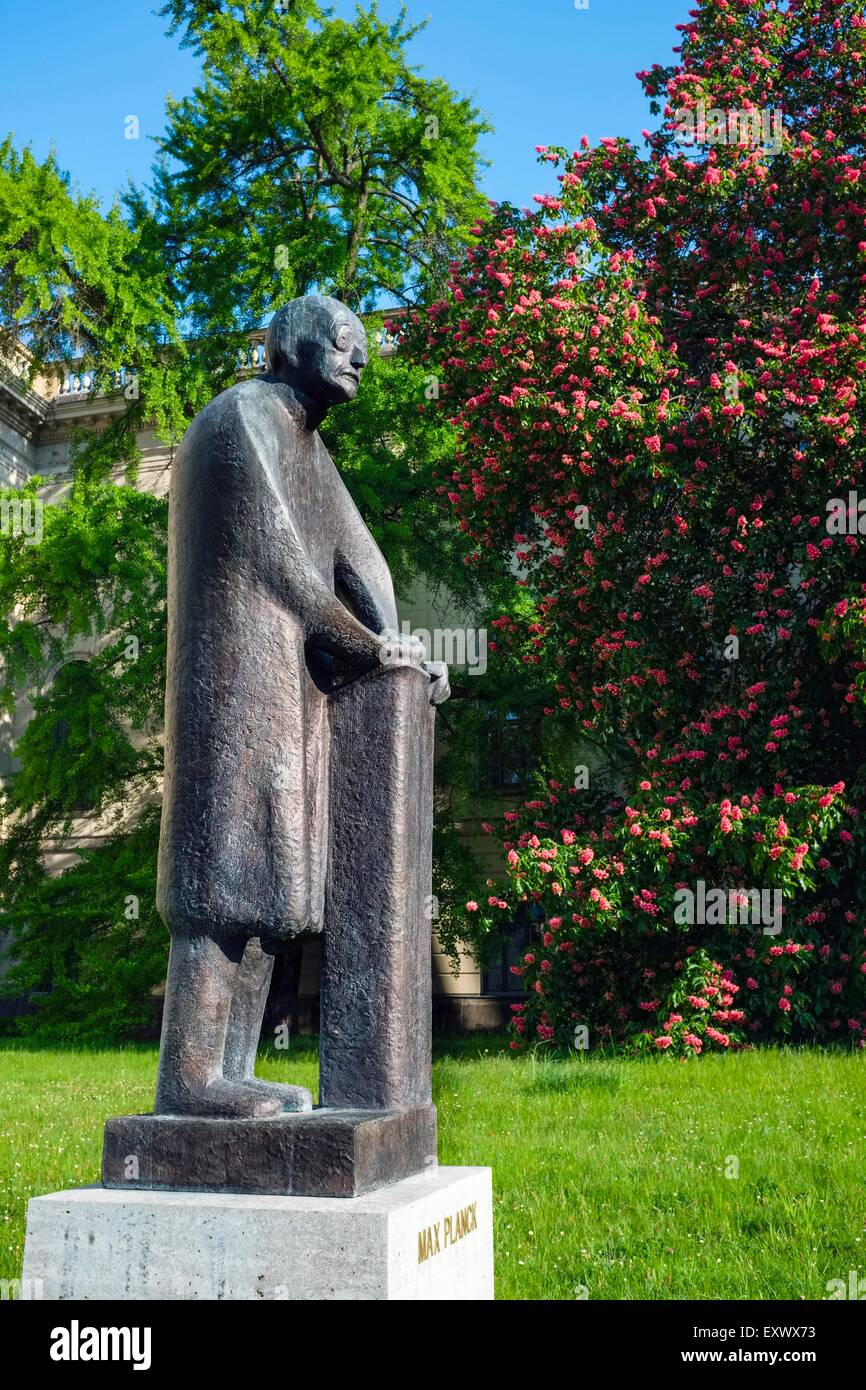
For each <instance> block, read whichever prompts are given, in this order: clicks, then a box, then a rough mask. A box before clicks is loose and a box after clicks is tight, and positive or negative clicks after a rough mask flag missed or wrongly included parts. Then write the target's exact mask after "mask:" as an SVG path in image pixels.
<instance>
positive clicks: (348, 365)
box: [266, 294, 369, 410]
mask: <svg viewBox="0 0 866 1390" xmlns="http://www.w3.org/2000/svg"><path fill="white" fill-rule="evenodd" d="M266 346H267V353H268V359H269V361H270V366H271V372H272V373H273V375H274V376H275V377H277V378H278V379H279V380H280V381H285V382H286V383H287V384H288V385H289V386H294V387H297V388H298V389H299V390H300V391H302V392H303V393H304V395H305V396H307V397H309V399H310V400H312V401H315V402H316V404H317V405H319V406H321V407H322V408H323V410H327V409H328V407H329V406H332V405H339V404H340V403H341V402H342V401H351V400H354V398H355V396H356V395H357V394H358V385H359V382H360V380H361V372H362V370H363V368H364V367H366V365H367V362H368V361H369V353H368V350H367V334H366V331H365V329H364V325H363V324H362V323H361V320H360V319H359V318H358V317H357V315H356V314H353V313H352V311H351V309H347V308H346V305H345V304H341V303H340V301H339V300H338V299H331V298H330V297H329V296H327V295H323V294H308V295H305V296H304V297H303V298H302V299H293V300H292V301H291V302H290V303H289V304H286V305H284V306H283V308H282V309H279V310H278V311H277V313H276V314H275V315H274V317H273V319H272V320H271V323H270V326H269V328H268V332H267V338H266Z"/></svg>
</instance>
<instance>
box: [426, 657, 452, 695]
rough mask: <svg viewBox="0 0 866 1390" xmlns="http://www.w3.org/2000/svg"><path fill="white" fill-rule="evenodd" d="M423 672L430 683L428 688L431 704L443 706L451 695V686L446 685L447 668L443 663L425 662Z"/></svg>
mask: <svg viewBox="0 0 866 1390" xmlns="http://www.w3.org/2000/svg"><path fill="white" fill-rule="evenodd" d="M424 670H425V671H426V672H427V674H428V676H429V677H430V680H431V682H432V684H431V686H430V701H431V703H432V704H434V705H442V704H444V703H445V701H446V700H447V699H448V696H449V695H450V694H451V686H450V685H449V684H448V667H447V666H446V665H445V662H444V661H425V662H424Z"/></svg>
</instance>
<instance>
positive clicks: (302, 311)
mask: <svg viewBox="0 0 866 1390" xmlns="http://www.w3.org/2000/svg"><path fill="white" fill-rule="evenodd" d="M267 348H268V356H269V363H270V372H269V374H268V375H263V376H261V377H257V378H255V379H253V380H248V381H244V382H242V383H240V384H239V385H236V386H233V387H231V389H229V390H228V391H225V392H223V393H222V395H220V396H218V397H217V398H216V399H215V400H214V401H212V402H211V403H210V404H209V405H208V406H207V407H206V408H205V409H204V410H203V411H202V412H201V414H200V415H198V416H197V418H196V419H195V420H194V421H193V423H192V425H191V426H190V428H189V430H188V431H187V434H186V436H185V438H184V440H183V442H182V444H181V446H180V449H179V451H178V455H177V458H176V460H175V463H174V465H173V469H172V480H171V494H170V524H169V596H168V606H169V638H168V684H167V693H166V721H165V738H166V760H165V761H166V773H165V789H164V800H163V821H162V833H161V840H160V855H159V880H158V905H159V910H160V913H161V915H162V917H163V919H164V921H165V923H166V925H167V926H168V928H169V931H170V933H171V958H170V965H169V972H168V983H167V992H166V1000H165V1014H164V1020H163V1032H162V1043H161V1048H160V1063H159V1078H158V1083H157V1097H156V1112H157V1114H158V1115H190V1116H204V1117H217V1116H218V1117H232V1118H239V1119H244V1118H248V1119H256V1118H258V1119H261V1118H266V1117H270V1116H274V1115H278V1114H281V1113H283V1112H292V1111H304V1110H309V1109H310V1108H311V1103H312V1102H311V1097H310V1093H309V1092H308V1091H307V1090H305V1089H304V1088H303V1087H300V1086H288V1085H278V1084H276V1083H273V1082H265V1081H260V1080H257V1079H256V1077H255V1075H254V1062H255V1056H256V1048H257V1045H258V1040H259V1032H260V1029H261V1022H262V1014H263V1010H264V1006H265V1001H266V996H267V990H268V984H269V980H270V976H271V972H272V969H273V955H272V950H273V946H274V944H275V943H277V942H280V941H285V940H287V939H289V938H295V937H301V936H313V935H316V934H319V933H322V932H323V931H324V930H325V924H326V918H327V911H328V909H327V905H326V897H327V885H328V875H329V862H330V859H329V856H330V848H331V844H332V838H333V834H334V826H335V824H336V823H337V820H338V818H339V815H340V805H341V804H343V803H345V806H346V808H347V809H346V811H345V813H344V815H345V817H346V818H347V819H346V824H347V826H348V829H347V831H346V834H347V835H349V836H351V833H352V825H354V824H355V821H357V819H358V817H359V816H360V818H361V820H363V819H364V818H365V816H366V815H367V814H368V812H365V810H364V807H363V803H359V805H358V807H357V808H355V809H349V808H350V807H351V806H352V805H353V803H352V797H353V796H354V795H355V793H356V792H357V786H356V785H355V784H356V783H357V782H358V781H359V780H360V781H364V780H365V776H364V764H363V763H361V766H360V773H359V770H358V768H355V769H354V770H353V771H352V772H351V773H349V772H347V771H346V770H345V768H344V767H343V765H342V764H348V763H351V762H352V761H353V759H354V758H355V757H356V753H355V751H354V750H355V747H356V745H357V740H358V735H357V733H356V734H355V735H353V736H352V738H351V739H350V741H349V742H348V743H347V744H346V745H345V752H344V754H341V759H342V763H341V766H338V767H334V766H332V762H333V756H334V755H333V753H332V749H333V748H334V747H335V746H336V744H335V737H336V735H335V729H334V721H335V719H337V718H339V717H340V716H339V714H338V713H337V710H338V706H340V701H341V699H342V701H343V706H342V707H343V708H346V709H348V706H349V704H350V703H351V701H350V700H349V699H348V698H347V697H346V696H345V695H344V692H345V691H347V690H348V689H349V688H350V687H351V686H352V684H353V683H354V682H357V681H359V680H362V679H363V680H365V681H366V682H368V684H369V683H370V682H372V683H373V685H372V686H370V690H371V694H370V695H369V697H368V696H367V695H366V694H365V696H364V698H365V699H366V698H369V699H371V700H373V701H375V700H376V699H377V695H376V690H379V691H381V692H383V694H382V698H383V699H384V698H385V695H384V692H385V691H386V690H387V689H388V687H387V685H384V684H382V683H381V682H382V680H385V681H386V682H387V681H388V680H390V681H391V682H394V681H395V679H397V681H398V683H399V680H400V678H399V677H396V673H395V672H394V670H393V665H394V662H395V648H394V641H395V639H394V636H393V633H394V632H395V631H396V629H397V626H398V620H397V610H396V606H395V602H394V592H393V586H392V583H391V576H390V574H389V572H388V567H387V565H386V563H385V560H384V559H383V557H382V554H381V552H380V551H379V549H378V547H377V545H376V543H375V541H374V540H373V538H372V536H371V535H370V533H369V531H368V530H367V528H366V526H365V525H364V522H363V520H362V518H361V516H360V513H359V512H358V510H357V508H356V507H355V505H354V503H353V501H352V499H351V497H350V495H349V492H348V490H347V488H346V487H345V485H344V483H343V481H342V479H341V478H340V476H339V474H338V472H337V470H336V468H335V467H334V464H333V462H332V460H331V458H330V456H329V454H328V452H327V450H326V449H325V447H324V445H323V443H322V440H321V438H320V437H319V434H318V427H319V425H320V423H321V421H322V419H323V418H324V415H325V413H326V411H327V410H328V409H329V407H331V406H333V405H336V404H338V403H340V402H343V401H351V400H352V399H353V398H354V397H355V395H356V393H357V390H358V384H359V380H360V374H361V372H362V370H363V368H364V367H365V365H366V364H367V360H368V350H367V340H366V334H365V330H364V327H363V325H362V324H361V322H360V320H359V319H358V318H357V317H356V316H355V315H354V314H353V313H352V312H351V311H350V310H349V309H347V308H346V307H345V306H344V305H343V304H341V303H339V302H338V301H336V300H333V299H328V298H325V297H322V296H319V295H311V296H309V297H307V298H303V299H296V300H293V301H292V302H291V303H290V304H288V305H286V306H285V308H283V309H281V310H280V311H279V313H277V315H276V316H275V318H274V320H273V322H272V323H271V326H270V328H269V330H268V336H267ZM383 643H384V644H386V645H387V653H388V655H387V658H386V659H383ZM383 660H384V664H383ZM396 664H397V666H398V668H399V667H404V668H406V667H408V669H409V671H410V672H411V671H412V670H414V671H415V672H416V673H418V672H420V673H423V676H424V678H425V679H426V680H428V681H429V699H430V700H432V701H433V702H434V703H438V702H440V701H441V700H443V699H445V698H447V695H448V676H447V670H446V669H445V667H444V666H442V664H441V663H435V662H427V661H426V660H425V655H424V651H423V648H422V647H420V644H418V643H415V642H413V641H412V640H411V639H410V640H408V641H405V642H404V644H403V646H402V647H401V648H399V649H398V651H397V663H396ZM377 673H378V675H377ZM417 680H418V675H417V674H415V675H414V676H412V675H411V674H410V675H408V676H406V677H405V678H403V685H405V686H406V688H407V689H408V687H409V684H411V682H412V681H417ZM377 682H378V684H377ZM407 682H408V684H407ZM373 686H375V689H374V688H373ZM401 689H402V686H401ZM351 698H352V699H353V700H354V699H356V695H355V693H354V692H353V694H352V697H351ZM358 698H360V697H358ZM389 698H390V697H389ZM401 698H402V697H401ZM407 698H408V697H407ZM386 703H387V701H386ZM395 708H397V707H396V706H395ZM347 718H348V716H347ZM369 722H370V721H369V719H368V720H367V723H369ZM411 722H412V721H411V720H409V719H408V718H407V720H406V721H403V720H402V717H401V718H395V719H392V720H391V722H390V724H389V725H388V728H387V729H386V730H385V731H384V732H383V733H381V734H379V735H377V739H378V741H377V742H376V743H375V744H371V748H370V752H369V755H368V762H369V760H375V759H376V758H378V757H379V756H380V753H381V757H382V758H383V759H385V760H386V761H387V757H389V756H391V755H393V756H394V758H395V759H396V761H395V764H394V765H395V767H402V766H403V762H402V761H401V759H403V756H404V752H405V751H406V749H409V745H410V744H412V742H413V740H416V741H419V749H420V752H419V753H418V757H419V758H420V759H421V760H422V762H423V760H424V759H426V758H428V753H429V749H428V748H427V747H426V746H424V745H425V741H427V742H432V722H431V723H430V727H429V730H427V729H426V728H425V729H421V728H418V727H417V724H416V727H414V728H413V727H410V726H409V725H410V723H411ZM352 739H353V740H354V742H353V741H352ZM395 740H396V742H395ZM386 743H387V745H388V749H390V752H388V751H387V750H386V749H385V747H384V745H385V744H386ZM410 752H411V749H410ZM383 766H384V763H383ZM419 766H420V764H419ZM370 771H371V774H372V765H370ZM396 775H397V776H398V778H399V776H400V775H401V774H399V772H398V773H397V774H396ZM425 775H426V774H425ZM422 785H423V786H424V787H427V790H426V791H425V792H424V793H423V797H424V799H425V800H428V799H429V787H428V784H427V782H423V783H422ZM353 789H354V790H353ZM384 804H385V803H384V802H382V801H381V800H380V802H379V808H380V809H379V810H377V811H373V809H372V803H371V806H370V809H369V814H371V815H375V816H377V817H378V818H380V819H381V816H382V814H383V813H382V811H381V806H382V805H384ZM407 804H408V803H407ZM384 814H386V815H387V814H388V813H387V810H386V812H385V813H384ZM429 814H430V808H429V806H424V807H422V808H421V820H420V822H419V823H418V827H417V829H416V831H415V832H414V833H415V834H416V836H417V837H420V838H419V839H418V849H417V854H416V858H417V857H418V856H420V859H421V860H422V861H423V860H424V858H425V855H426V854H427V853H428V851H429V846H425V843H424V841H425V839H426V840H429ZM353 818H354V819H353ZM380 829H382V827H380ZM384 829H387V827H385V828H384ZM346 871H347V872H348V873H350V874H351V872H353V866H352V865H348V866H347V870H346ZM341 872H343V870H341ZM406 872H407V873H408V872H410V870H407V871H406ZM368 877H369V874H368ZM422 877H423V864H422ZM419 882H420V880H419ZM395 887H396V889H397V891H398V893H399V891H400V885H399V884H397V885H394V884H390V885H384V890H383V891H384V893H385V897H387V896H388V894H389V893H392V892H393V891H394V889H395ZM423 887H424V885H423V884H421V885H420V888H417V889H413V893H416V895H417V893H418V892H421V891H422V890H423ZM344 891H345V885H343V888H342V889H340V890H339V892H344ZM339 892H338V894H337V896H339ZM383 900H384V899H383ZM371 910H373V911H374V915H375V911H376V909H371ZM412 910H413V912H414V911H415V907H413V909H412ZM347 913H348V914H349V915H351V913H352V899H351V895H350V897H349V898H346V899H345V900H344V901H343V902H342V903H341V906H340V909H339V915H340V922H339V923H337V924H336V927H335V930H337V931H341V930H344V927H345V924H344V919H345V917H346V914H347ZM371 920H372V919H371ZM414 920H415V919H414V918H413V921H414ZM365 930H366V929H364V928H359V929H357V930H355V928H351V930H350V934H351V939H352V943H353V944H352V946H351V951H352V952H354V953H355V954H354V955H353V956H352V960H354V959H355V956H357V957H358V962H357V971H359V972H361V973H362V974H363V971H364V969H365V968H366V966H365V960H366V956H365V951H368V950H369V949H370V948H369V943H368V945H367V946H365V941H364V939H363V938H364V932H365ZM393 935H394V933H393V932H391V933H390V936H391V937H393ZM427 935H428V939H429V920H428V924H427ZM389 939H390V938H389V933H388V931H387V930H385V931H384V932H383V936H382V942H383V947H382V949H383V950H389V949H390V946H389V945H388V941H389ZM419 940H420V938H419ZM344 947H345V937H344V940H343V946H340V945H337V944H335V947H334V951H333V953H332V954H333V960H334V961H336V960H338V959H342V960H343V965H341V966H340V969H343V968H351V969H353V970H354V969H355V967H354V966H351V965H350V966H349V967H346V964H345V963H346V960H347V959H348V957H346V955H345V949H344ZM325 949H326V955H327V951H328V947H327V944H326V948H325ZM427 949H428V963H427V967H426V968H427V969H428V975H429V944H428V948H427ZM341 952H342V956H341ZM422 967H423V961H422ZM401 968H402V967H401ZM329 978H330V983H329V986H328V990H329V997H330V998H331V999H332V1000H333V1008H334V1034H333V1036H334V1037H337V1036H338V1035H339V1032H340V1010H341V1001H340V999H339V997H338V996H339V995H340V992H341V984H340V981H339V980H337V981H335V980H334V978H333V970H332V972H331V976H330V977H329ZM389 978H390V977H389ZM407 978H408V977H407ZM413 978H415V977H413ZM417 978H421V977H420V976H418V977H417ZM356 984H357V981H356ZM369 984H370V988H371V989H372V990H373V992H376V991H377V990H378V991H379V992H382V990H381V980H380V981H379V983H378V984H376V982H375V981H374V980H373V978H372V977H371V980H370V982H369ZM365 988H366V986H365V985H364V982H363V981H362V982H361V993H363V992H364V989H365ZM368 992H369V991H368ZM385 992H386V993H387V992H388V990H385ZM410 992H415V993H417V989H415V990H413V991H410ZM427 995H428V998H427V1001H426V1004H425V1002H424V1000H423V998H422V999H421V1001H420V1002H413V1001H411V1000H405V999H396V998H394V997H391V998H383V999H381V1000H380V1001H379V1004H378V1006H377V1007H379V1008H380V1009H382V1010H386V1011H387V1010H396V1013H397V1015H399V1014H400V1011H401V1010H403V1011H407V1010H408V1012H406V1013H405V1025H406V1036H411V1034H412V1010H413V1009H418V1008H420V1009H421V1014H419V1016H418V1018H419V1020H420V1021H419V1022H418V1027H419V1028H420V1029H421V1033H422V1044H423V1033H424V1029H425V1028H426V1030H427V1035H428V1040H427V1044H426V1045H427V1047H428V1061H427V1077H426V1079H425V1078H424V1076H423V1075H421V1076H420V1078H419V1077H418V1076H415V1077H414V1079H411V1080H410V1081H406V1079H405V1078H403V1080H400V1081H399V1083H398V1082H395V1081H394V1076H395V1074H396V1072H399V1071H400V1070H401V1068H402V1067H403V1063H402V1062H401V1061H400V1060H399V1059H398V1060H397V1062H394V1060H393V1059H391V1060H389V1061H388V1062H387V1063H383V1065H382V1068H381V1072H382V1076H383V1077H385V1076H386V1075H387V1076H388V1077H390V1078H391V1079H390V1080H386V1081H383V1082H382V1084H381V1085H380V1086H378V1089H377V1090H376V1095H377V1096H378V1095H379V1094H380V1092H381V1094H382V1095H383V1096H384V1100H383V1101H381V1102H377V1101H375V1100H373V1101H371V1102H369V1103H371V1104H376V1103H382V1104H390V1103H391V1102H392V1101H393V1100H394V1097H395V1096H396V1097H397V1103H398V1104H399V1097H400V1095H402V1094H404V1092H405V1095H406V1096H408V1097H409V1100H407V1101H406V1104H408V1103H409V1102H410V1101H414V1100H417V1099H421V1100H423V1098H424V1095H425V1093H426V1094H427V1098H428V1099H429V981H428V987H427ZM347 997H348V996H347ZM360 997H361V995H360V994H359V995H358V998H359V999H360ZM324 1007H325V1005H324V1002H323V1010H324ZM364 1007H366V1006H364ZM365 1017H366V1015H365ZM343 1023H344V1024H345V1026H346V1028H347V1029H348V1030H349V1031H352V1030H353V1029H355V1031H356V1032H357V1031H358V1029H357V1027H356V1025H355V1024H353V1023H352V1022H351V1020H349V1019H345V1018H344V1019H343ZM328 1026H329V1022H328V1019H327V1018H326V1017H324V1016H323V1021H322V1032H323V1049H324V1048H325V1046H326V1043H327V1041H328ZM365 1026H366V1025H365ZM379 1026H380V1025H379V1021H378V1020H376V1019H375V1018H371V1019H370V1020H369V1027H370V1028H371V1029H374V1030H375V1028H377V1027H379ZM382 1026H383V1028H384V1031H385V1032H387V1020H385V1022H384V1024H383V1025H382ZM370 1036H372V1033H371V1035H370ZM377 1036H378V1034H377ZM383 1036H384V1033H383ZM330 1041H331V1042H333V1039H330ZM348 1042H349V1046H350V1049H351V1045H352V1042H351V1039H348ZM357 1042H358V1043H359V1044H360V1046H361V1047H362V1049H363V1048H365V1047H366V1048H367V1050H368V1051H369V1043H368V1042H365V1040H364V1038H363V1037H361V1036H360V1034H359V1036H358V1038H357ZM410 1050H411V1049H410ZM419 1059H420V1060H419ZM410 1060H411V1059H410ZM347 1065H348V1067H349V1071H352V1069H353V1068H355V1067H357V1068H358V1069H363V1068H364V1067H365V1066H366V1067H369V1068H372V1069H373V1071H375V1067H376V1058H375V1057H370V1056H366V1057H363V1056H359V1057H358V1058H357V1060H356V1061H352V1062H351V1063H348V1064H346V1063H345V1060H344V1061H342V1062H341V1063H340V1065H339V1066H337V1067H336V1070H337V1071H340V1073H341V1075H342V1077H343V1081H342V1082H341V1083H340V1086H341V1087H342V1089H343V1090H346V1085H345V1084H344V1083H345V1076H346V1066H347ZM411 1065H412V1067H413V1069H414V1072H415V1073H418V1072H419V1070H420V1072H422V1073H423V1070H424V1062H423V1055H422V1053H418V1055H417V1057H416V1058H415V1060H412V1061H411ZM335 1074H336V1073H335ZM357 1083H358V1084H357V1087H355V1089H357V1090H358V1095H360V1096H361V1098H362V1103H363V1094H364V1083H363V1080H362V1078H361V1077H360V1076H359V1077H358V1078H357ZM353 1087H354V1082H353V1083H352V1084H350V1085H349V1086H348V1092H349V1093H351V1094H352V1095H353V1094H354V1089H353ZM395 1087H396V1089H395ZM383 1088H384V1089H383ZM389 1088H390V1090H389ZM401 1088H402V1089H401ZM392 1092H393V1094H391V1093H392ZM388 1095H391V1101H389V1100H388Z"/></svg>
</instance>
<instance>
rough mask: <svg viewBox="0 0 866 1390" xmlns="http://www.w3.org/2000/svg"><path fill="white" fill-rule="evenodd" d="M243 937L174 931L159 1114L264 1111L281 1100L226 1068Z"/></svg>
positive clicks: (271, 1111)
mask: <svg viewBox="0 0 866 1390" xmlns="http://www.w3.org/2000/svg"><path fill="white" fill-rule="evenodd" d="M244 945H245V942H244V939H243V938H232V939H231V940H229V941H215V940H214V939H213V938H212V937H209V936H192V937H187V936H173V937H172V940H171V955H170V957H169V964H168V980H167V982H166V994H165V1011H164V1013H163V1020H162V1040H161V1042H160V1049H159V1072H158V1075H157V1083H156V1113H157V1114H160V1115H204V1116H223V1117H226V1116H228V1117H234V1118H246V1119H252V1118H264V1117H266V1116H268V1115H276V1114H278V1113H279V1112H280V1111H281V1110H282V1109H283V1108H284V1107H283V1105H282V1104H281V1102H280V1101H279V1100H278V1099H277V1098H276V1097H268V1096H264V1095H262V1094H261V1092H260V1091H258V1089H257V1088H256V1087H255V1086H252V1085H250V1084H249V1083H248V1082H245V1081H238V1080H235V1079H231V1078H226V1077H225V1076H224V1075H223V1056H224V1052H225V1045H226V1034H227V1031H228V1024H229V1014H230V1010H231V1003H232V996H233V994H234V988H235V982H236V979H237V975H238V969H239V967H240V964H241V961H242V959H243V953H244Z"/></svg>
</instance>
